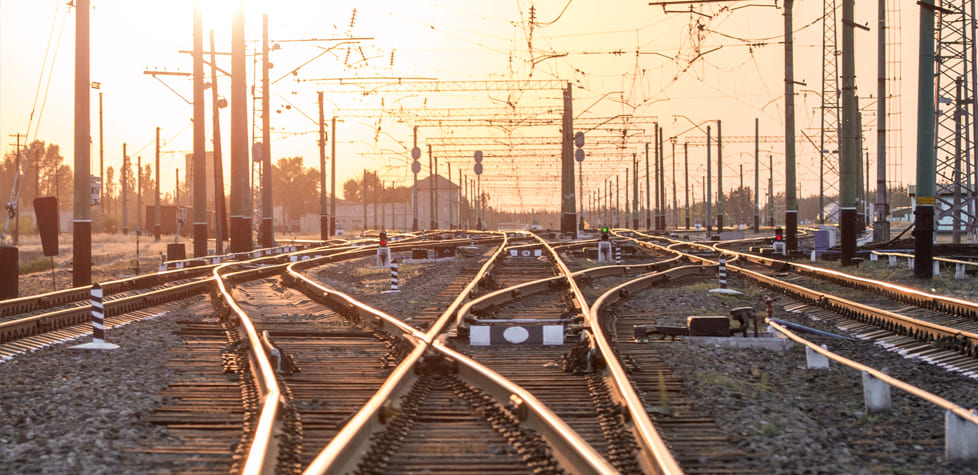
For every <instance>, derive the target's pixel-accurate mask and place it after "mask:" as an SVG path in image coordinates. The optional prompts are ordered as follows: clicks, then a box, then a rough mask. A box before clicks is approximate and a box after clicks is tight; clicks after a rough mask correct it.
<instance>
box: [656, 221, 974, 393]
mask: <svg viewBox="0 0 978 475" xmlns="http://www.w3.org/2000/svg"><path fill="white" fill-rule="evenodd" d="M660 239H661V238H660ZM669 244H670V246H671V247H676V246H681V247H682V246H686V247H696V248H699V250H700V251H709V250H712V251H713V252H714V253H713V254H710V255H707V256H705V257H704V256H703V255H699V256H694V257H692V258H693V259H695V260H698V261H703V262H708V263H713V262H716V261H715V260H714V259H717V258H718V257H719V255H720V252H724V253H725V254H726V255H727V256H728V257H732V258H733V259H735V261H732V262H731V263H730V264H728V266H727V267H728V269H730V270H731V271H732V272H736V273H738V274H739V275H742V276H744V277H745V278H747V279H750V280H752V281H755V282H758V283H759V285H761V286H764V287H767V288H770V289H773V290H776V291H777V292H779V293H781V294H783V295H785V296H787V297H790V298H792V299H794V300H796V301H797V302H798V304H796V305H794V306H793V307H792V310H795V311H806V312H808V313H810V314H812V315H814V316H816V317H817V318H820V319H828V320H831V321H833V322H834V323H836V324H837V325H839V326H841V327H843V328H845V329H847V330H851V331H852V332H853V333H855V334H857V335H859V336H860V337H862V338H869V339H873V340H876V341H880V342H881V343H883V344H885V345H888V346H890V347H892V348H894V350H896V351H901V352H904V353H907V354H909V355H915V356H919V357H921V358H924V359H926V360H927V361H932V362H935V363H937V364H939V365H941V366H945V367H948V368H950V369H952V370H955V371H962V372H965V373H969V374H973V373H974V372H975V371H976V370H978V314H976V312H975V309H978V303H975V302H969V301H965V300H961V299H955V298H949V297H943V296H939V295H933V294H928V293H925V292H921V291H918V290H915V289H909V288H905V287H901V286H896V285H892V284H888V283H886V282H880V281H875V280H871V279H865V278H860V277H854V276H850V275H847V274H844V273H842V272H837V271H832V270H827V269H820V268H817V267H814V266H808V265H804V264H797V263H786V262H783V261H778V260H773V259H769V258H763V257H759V256H752V255H748V254H743V253H736V252H732V251H722V250H720V249H717V248H714V247H710V246H703V245H697V244H689V243H681V242H677V241H672V240H669ZM771 267H774V268H775V271H773V272H772V270H771Z"/></svg>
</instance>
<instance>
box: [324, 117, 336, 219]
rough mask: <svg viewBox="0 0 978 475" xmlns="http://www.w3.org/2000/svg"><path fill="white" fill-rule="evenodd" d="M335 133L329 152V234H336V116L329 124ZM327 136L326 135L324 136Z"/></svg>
mask: <svg viewBox="0 0 978 475" xmlns="http://www.w3.org/2000/svg"><path fill="white" fill-rule="evenodd" d="M329 126H330V131H331V132H332V133H333V140H331V141H330V142H329V143H330V152H329V155H330V156H329V235H330V236H335V235H336V117H335V116H334V117H333V119H332V121H331V122H330V124H329ZM324 137H325V136H324Z"/></svg>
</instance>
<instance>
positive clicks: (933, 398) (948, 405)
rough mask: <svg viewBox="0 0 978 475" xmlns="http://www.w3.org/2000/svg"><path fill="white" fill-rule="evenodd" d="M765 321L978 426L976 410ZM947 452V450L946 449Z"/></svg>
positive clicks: (823, 352) (795, 340) (797, 339)
mask: <svg viewBox="0 0 978 475" xmlns="http://www.w3.org/2000/svg"><path fill="white" fill-rule="evenodd" d="M764 321H765V322H767V324H768V325H770V326H771V328H774V329H775V330H777V331H778V332H779V333H781V334H783V335H784V336H786V337H788V338H790V339H791V340H792V341H794V342H796V343H800V344H802V345H805V346H806V347H807V348H809V349H811V351H815V352H818V353H820V354H822V355H823V356H825V357H827V358H829V359H831V360H832V361H835V362H837V363H839V364H843V365H845V366H848V367H850V368H853V369H855V370H858V371H861V372H863V373H867V374H869V375H871V376H872V377H873V378H876V379H878V380H880V381H883V382H885V383H886V384H889V385H890V386H894V387H896V388H897V389H900V390H902V391H904V392H906V393H908V394H911V395H913V396H916V397H918V398H921V399H923V400H925V401H927V402H930V403H931V404H934V405H936V406H938V407H940V408H941V409H944V411H945V413H946V414H949V413H953V414H954V415H956V416H957V417H958V418H960V419H961V420H962V421H967V422H970V423H972V424H974V425H976V426H978V411H975V410H974V409H971V410H969V409H965V408H963V407H961V406H959V405H957V404H955V403H953V402H951V401H948V400H947V399H944V398H942V397H940V396H938V395H936V394H934V393H931V392H929V391H926V390H924V389H922V388H918V387H917V386H914V385H912V384H909V383H906V382H904V381H901V380H899V379H897V378H894V377H892V376H890V375H888V374H886V373H883V372H882V371H878V370H876V369H874V368H871V367H869V366H866V365H864V364H861V363H859V362H856V361H853V360H850V359H848V358H846V357H844V356H842V355H839V354H836V353H833V352H831V351H829V350H827V349H825V348H822V347H821V346H818V345H816V344H815V343H812V342H810V341H808V340H806V339H804V338H802V337H800V336H798V335H796V334H794V333H793V332H791V331H790V330H788V329H787V328H785V327H784V326H782V325H779V324H778V323H776V322H772V321H771V320H770V319H768V318H765V319H764ZM947 418H948V416H947V415H946V416H945V419H947ZM947 423H948V422H947V421H945V424H947ZM947 437H949V435H948V434H947V430H945V447H948V440H946V439H947ZM945 450H947V449H945Z"/></svg>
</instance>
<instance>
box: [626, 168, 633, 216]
mask: <svg viewBox="0 0 978 475" xmlns="http://www.w3.org/2000/svg"><path fill="white" fill-rule="evenodd" d="M630 172H631V170H629V169H628V168H627V167H626V168H625V227H626V228H627V227H628V224H629V222H630V221H631V220H632V210H631V208H630V207H629V206H628V178H629V173H630Z"/></svg>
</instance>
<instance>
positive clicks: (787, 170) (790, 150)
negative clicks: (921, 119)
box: [784, 0, 883, 252]
mask: <svg viewBox="0 0 978 475" xmlns="http://www.w3.org/2000/svg"><path fill="white" fill-rule="evenodd" d="M793 4H794V0H785V2H784V37H785V41H784V109H785V110H784V117H785V120H784V152H785V160H784V175H785V176H784V181H785V194H784V205H785V206H784V227H785V231H784V239H785V240H784V247H785V250H786V251H789V252H790V251H795V250H797V249H798V199H797V192H796V191H795V70H794V61H795V60H794V39H793V30H792V15H791V8H792V6H793ZM850 20H852V18H850ZM849 54H852V51H850V52H849ZM880 100H883V99H882V98H880Z"/></svg>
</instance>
